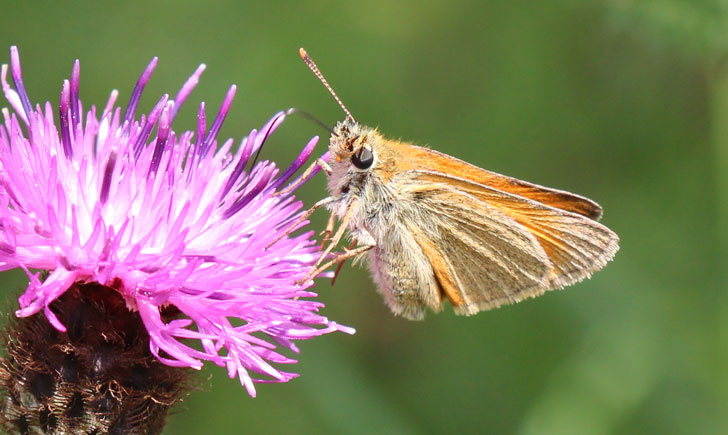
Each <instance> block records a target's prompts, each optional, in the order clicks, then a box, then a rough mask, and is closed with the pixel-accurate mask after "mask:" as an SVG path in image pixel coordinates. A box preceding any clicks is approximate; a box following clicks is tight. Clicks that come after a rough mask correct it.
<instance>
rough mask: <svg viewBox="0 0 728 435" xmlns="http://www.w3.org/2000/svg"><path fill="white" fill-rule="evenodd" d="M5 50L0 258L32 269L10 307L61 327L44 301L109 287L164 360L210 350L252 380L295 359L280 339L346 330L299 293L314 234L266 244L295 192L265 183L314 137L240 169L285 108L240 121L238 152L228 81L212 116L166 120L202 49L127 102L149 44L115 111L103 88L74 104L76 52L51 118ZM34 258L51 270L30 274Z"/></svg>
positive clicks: (207, 354) (313, 254) (187, 360)
mask: <svg viewBox="0 0 728 435" xmlns="http://www.w3.org/2000/svg"><path fill="white" fill-rule="evenodd" d="M10 53H11V55H10V58H11V62H10V73H11V76H12V79H13V82H14V84H15V89H13V88H11V86H10V85H9V84H8V80H7V72H8V67H7V65H3V66H2V77H1V78H2V87H3V92H4V94H5V97H6V99H7V100H8V102H9V103H10V105H11V106H12V109H13V111H12V113H11V111H9V110H8V109H7V108H4V109H3V110H2V113H3V117H4V125H0V201H1V202H2V207H0V270H8V269H13V268H16V267H20V268H23V270H25V271H26V273H27V274H28V277H29V279H30V282H29V284H28V287H27V289H26V291H25V294H23V295H22V296H21V297H20V300H19V302H20V309H19V310H18V311H17V312H16V314H17V315H18V316H20V317H25V316H30V315H33V314H35V313H36V312H38V311H40V310H43V311H44V313H45V316H46V317H47V318H48V320H49V321H50V322H51V324H53V325H54V326H55V328H57V329H58V330H60V331H64V330H65V326H64V325H63V324H62V323H61V322H60V321H59V320H58V318H57V317H56V315H55V314H54V313H53V311H52V310H51V309H50V308H49V305H50V304H51V302H53V301H54V300H55V299H56V298H58V297H59V296H60V295H62V294H63V293H64V292H65V291H66V290H67V289H69V288H70V287H71V286H72V285H73V283H76V282H86V283H88V282H96V283H99V284H101V285H104V286H108V287H112V288H114V289H116V290H117V291H118V292H119V293H120V294H121V295H122V296H123V297H124V299H125V300H126V303H127V306H129V307H130V308H132V309H135V310H138V312H139V314H140V315H141V318H142V320H143V322H144V325H145V326H146V329H147V331H148V333H149V336H150V343H149V346H150V350H151V351H152V353H153V354H154V355H155V356H156V357H157V358H159V360H160V361H162V362H164V363H165V364H168V365H172V366H183V367H193V368H196V369H199V368H201V367H202V364H203V361H212V362H214V363H215V364H218V365H220V366H225V367H227V369H228V374H229V375H230V377H234V376H238V377H239V378H240V380H241V382H242V383H243V385H245V387H246V388H247V390H248V392H249V393H250V394H251V395H253V396H254V395H255V388H254V386H253V382H285V381H287V380H289V379H291V378H293V377H295V376H297V375H296V374H294V373H287V372H283V371H280V370H278V369H277V368H275V367H274V366H273V365H272V363H276V364H281V363H295V362H296V361H295V360H293V359H290V358H289V357H286V356H284V355H283V354H281V353H279V351H278V350H277V348H278V346H280V347H283V348H287V349H290V350H292V351H294V352H298V349H297V348H296V346H295V345H294V344H293V340H300V339H308V338H312V337H314V336H317V335H321V334H324V333H328V332H332V331H336V330H339V331H344V332H347V333H353V330H352V329H350V328H346V327H342V326H340V325H337V324H336V323H334V322H332V321H329V320H328V319H326V318H325V317H323V316H321V315H320V314H318V311H319V309H320V308H322V307H323V304H322V303H320V302H315V301H312V300H310V298H312V297H315V296H316V294H315V293H312V292H311V291H308V290H307V287H308V286H310V285H311V284H307V285H304V286H299V285H296V284H294V283H295V281H296V280H298V279H300V278H302V277H304V276H305V275H306V273H307V272H308V271H309V270H310V268H311V267H312V265H313V264H314V262H315V261H316V259H317V257H318V249H317V247H316V246H315V244H314V241H313V240H312V238H311V235H312V234H311V233H310V232H307V233H304V234H300V235H296V236H291V235H289V236H286V237H283V238H282V239H281V240H279V241H278V242H276V243H274V244H273V245H272V246H270V247H268V245H269V244H270V243H271V242H272V241H274V240H275V239H276V238H277V237H278V236H279V235H281V233H282V232H283V230H284V229H285V228H287V227H288V226H289V225H290V224H291V223H292V222H293V221H294V220H295V219H296V218H297V217H298V216H299V213H300V209H301V203H300V202H298V201H295V198H294V197H293V196H292V195H290V194H283V195H274V193H275V192H277V191H280V190H281V188H282V187H284V186H285V185H287V184H288V183H289V181H290V180H291V178H292V176H293V174H294V173H295V172H296V171H297V170H298V169H300V167H301V166H302V165H303V164H304V163H305V162H306V160H307V159H308V158H309V156H310V155H311V154H312V152H313V149H314V146H315V145H316V142H317V141H318V138H317V137H315V138H313V139H311V141H310V142H309V143H308V144H307V145H306V146H305V147H304V149H303V150H302V152H301V154H300V155H299V157H298V158H297V159H296V161H295V162H294V163H293V164H292V165H291V166H290V167H288V169H286V170H285V171H283V172H282V173H279V171H278V169H277V168H276V166H275V165H274V164H273V163H272V162H267V161H263V162H258V163H257V164H255V163H253V165H252V168H251V169H247V170H246V165H248V163H249V162H250V161H251V157H252V156H254V155H255V154H256V153H257V151H258V150H259V149H260V147H261V146H262V144H263V142H264V141H265V140H266V138H267V137H268V136H269V135H270V134H271V133H272V132H273V131H274V130H275V129H276V127H278V125H280V123H281V122H283V119H284V118H285V114H283V113H278V114H277V115H275V116H274V117H273V118H272V119H271V120H270V121H268V123H266V124H265V125H264V126H263V127H262V128H261V129H260V131H256V130H253V131H251V132H250V134H249V135H248V137H247V138H245V139H243V140H242V142H241V144H240V146H239V148H238V150H237V151H235V152H234V153H232V152H231V148H232V145H233V141H232V139H230V140H227V141H226V142H224V143H223V144H222V146H220V148H219V149H217V148H218V146H217V145H218V144H217V140H216V137H217V133H218V131H219V130H220V127H221V125H222V123H223V121H224V119H225V116H226V115H227V113H228V110H229V108H230V105H231V103H232V100H233V96H234V94H235V86H232V87H231V88H230V90H229V91H228V93H227V95H226V97H225V99H224V101H223V103H222V106H221V108H220V110H219V112H218V114H217V116H216V118H215V120H214V122H213V123H212V126H211V127H210V128H209V130H208V128H207V123H206V118H205V110H204V108H205V106H204V103H202V104H200V110H199V115H198V125H197V131H196V133H193V132H190V131H186V132H184V133H181V134H179V135H178V134H177V133H176V132H175V131H174V130H172V128H171V125H172V121H173V120H174V117H175V115H176V113H177V110H178V109H179V108H180V106H181V105H182V104H183V103H184V101H185V100H186V98H187V97H188V95H189V94H190V92H191V91H192V89H193V88H194V87H195V85H196V84H197V81H198V79H199V77H200V75H201V74H202V71H203V70H204V65H201V66H200V67H199V68H198V69H197V71H195V73H194V74H193V75H192V76H191V77H190V78H189V79H188V80H187V82H186V83H185V84H184V86H183V87H182V89H181V90H180V91H179V92H178V94H177V96H176V97H175V98H174V99H169V97H168V96H167V95H164V96H163V97H162V98H161V99H160V100H159V102H158V103H157V104H156V106H155V107H154V108H153V109H152V111H151V112H150V113H149V114H148V115H146V116H145V115H142V116H141V117H139V118H137V117H136V107H137V105H138V103H139V100H140V98H141V94H142V91H143V89H144V86H145V85H146V84H147V82H148V80H149V78H150V76H151V74H152V71H153V70H154V68H155V67H156V64H157V59H156V58H155V59H153V60H152V61H151V62H150V63H149V65H148V66H147V68H146V69H145V70H144V73H143V74H142V76H141V77H140V78H139V81H138V82H137V84H136V87H135V88H134V91H133V92H132V94H131V98H130V100H129V104H128V105H127V108H126V110H125V112H124V113H123V114H122V112H121V109H120V108H119V107H116V105H115V103H116V98H117V95H118V93H117V92H116V91H113V92H112V93H111V97H110V98H109V101H108V102H107V103H106V106H105V108H104V109H103V110H102V111H101V112H100V113H97V110H96V108H95V107H93V106H92V107H91V110H90V111H89V112H88V113H87V114H86V115H85V118H84V114H83V108H82V104H81V101H80V100H79V96H78V95H79V78H80V66H79V63H78V61H76V62H75V63H74V66H73V71H72V74H71V79H70V80H66V81H64V82H63V87H62V91H61V98H60V104H59V106H58V109H57V110H58V116H59V120H60V123H59V124H58V125H57V124H56V121H55V120H54V115H55V111H54V109H53V107H52V106H51V104H50V103H49V102H47V103H45V106H44V107H41V106H40V105H37V106H35V107H33V105H32V104H31V102H30V99H29V97H28V94H27V92H26V90H25V87H24V85H23V81H22V76H21V69H20V60H19V56H18V51H17V49H16V47H12V48H11V49H10ZM154 127H156V136H152V135H151V133H152V130H153V129H154ZM252 160H253V162H255V159H252ZM34 271H47V272H48V273H49V275H48V276H47V278H46V279H44V280H41V279H40V277H39V276H40V275H39V273H37V272H34ZM169 306H174V307H176V309H177V310H179V312H181V315H180V316H178V317H177V318H175V319H174V320H169V321H165V318H163V317H162V315H161V314H160V309H162V308H164V307H169ZM256 374H257V375H264V377H263V379H260V378H255V379H254V378H253V377H252V376H254V375H256Z"/></svg>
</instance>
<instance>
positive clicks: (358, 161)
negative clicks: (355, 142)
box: [351, 147, 374, 169]
mask: <svg viewBox="0 0 728 435" xmlns="http://www.w3.org/2000/svg"><path fill="white" fill-rule="evenodd" d="M351 163H353V164H354V166H356V167H357V168H359V169H368V168H369V167H370V166H371V165H372V163H374V154H372V151H371V150H370V149H369V148H366V147H361V148H359V151H357V152H355V153H354V155H353V156H351Z"/></svg>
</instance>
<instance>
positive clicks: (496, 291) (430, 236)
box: [408, 183, 552, 314]
mask: <svg viewBox="0 0 728 435" xmlns="http://www.w3.org/2000/svg"><path fill="white" fill-rule="evenodd" d="M408 185H409V186H410V187H411V188H413V189H415V191H413V192H411V193H413V194H414V195H415V198H416V201H417V210H418V212H419V213H421V216H419V217H418V218H416V219H412V220H410V221H409V222H408V229H409V231H410V232H411V233H412V234H413V236H414V238H415V240H416V242H417V244H418V245H419V246H420V248H421V249H422V251H423V253H424V254H425V256H426V257H427V259H428V261H429V263H430V265H431V266H432V269H433V272H434V274H435V278H436V280H437V283H438V285H439V286H440V289H441V290H442V292H443V294H444V295H445V296H446V297H447V298H448V299H449V300H450V303H451V304H452V305H453V307H454V309H455V312H456V313H458V314H475V313H477V312H479V311H482V310H487V309H491V308H495V307H498V306H500V305H503V304H508V303H514V302H518V301H520V300H522V299H524V298H526V297H532V296H537V295H540V294H541V293H543V292H544V291H546V290H547V289H548V276H549V273H550V271H551V269H552V267H551V264H550V261H549V259H548V257H547V255H546V253H545V252H544V250H543V249H542V248H541V246H540V245H539V243H538V241H537V240H536V238H535V237H534V236H533V235H532V234H531V232H530V231H528V230H527V229H526V228H524V227H523V226H522V225H520V224H518V223H517V222H516V221H514V220H513V219H512V218H510V217H508V216H507V215H505V214H504V213H502V212H500V211H498V210H497V209H496V208H495V207H493V206H491V205H489V204H487V203H485V202H483V201H480V200H478V199H477V198H475V197H473V196H471V195H468V194H467V193H463V192H460V191H458V190H456V189H453V188H450V187H448V186H444V185H442V184H436V185H423V184H421V183H417V184H414V185H413V184H408Z"/></svg>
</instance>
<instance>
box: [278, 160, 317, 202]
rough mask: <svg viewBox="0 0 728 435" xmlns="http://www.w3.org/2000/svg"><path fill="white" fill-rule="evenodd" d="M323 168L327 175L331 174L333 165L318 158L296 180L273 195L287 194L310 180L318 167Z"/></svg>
mask: <svg viewBox="0 0 728 435" xmlns="http://www.w3.org/2000/svg"><path fill="white" fill-rule="evenodd" d="M318 168H321V169H322V170H323V171H324V172H325V173H326V175H331V166H329V164H328V163H326V162H325V161H324V159H322V158H320V157H319V158H318V159H316V161H315V162H313V163H312V164H311V165H310V166H309V167H308V168H306V170H305V171H303V173H302V174H301V176H300V177H298V178H297V179H296V180H295V181H294V182H292V183H291V184H289V185H288V186H286V187H285V188H284V189H282V190H279V191H278V192H276V193H274V194H273V196H280V195H285V194H286V193H288V192H290V191H292V190H293V189H295V188H297V187H298V186H300V185H301V184H302V183H303V182H304V181H306V180H308V178H309V177H310V176H311V174H313V173H314V171H316V169H318Z"/></svg>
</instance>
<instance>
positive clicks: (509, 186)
mask: <svg viewBox="0 0 728 435" xmlns="http://www.w3.org/2000/svg"><path fill="white" fill-rule="evenodd" d="M395 148H396V149H395V150H393V151H394V152H396V153H397V154H399V155H400V156H401V157H400V159H401V161H402V165H403V166H404V168H403V169H405V170H424V171H436V172H439V173H442V174H453V175H457V176H458V177H460V178H462V179H465V180H469V181H472V182H473V183H476V184H481V185H485V186H490V187H492V188H494V189H497V190H499V191H501V192H508V193H511V194H514V195H517V196H520V197H523V198H528V199H531V200H534V201H537V202H540V203H542V204H546V205H548V206H551V207H554V208H558V209H560V210H564V211H569V212H572V213H576V214H580V215H582V216H586V217H588V218H590V219H593V220H598V219H599V218H600V217H601V216H602V208H601V207H600V206H599V204H597V203H596V202H594V201H592V200H590V199H589V198H585V197H583V196H580V195H576V194H574V193H571V192H566V191H564V190H558V189H552V188H550V187H544V186H539V185H538V184H534V183H529V182H527V181H523V180H519V179H517V178H513V177H509V176H507V175H501V174H498V173H496V172H492V171H488V170H485V169H482V168H479V167H477V166H475V165H471V164H470V163H467V162H464V161H462V160H460V159H457V158H455V157H452V156H449V155H447V154H443V153H440V152H437V151H435V150H431V149H428V148H422V147H418V146H415V145H409V144H405V143H401V142H397V143H396V145H395Z"/></svg>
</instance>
